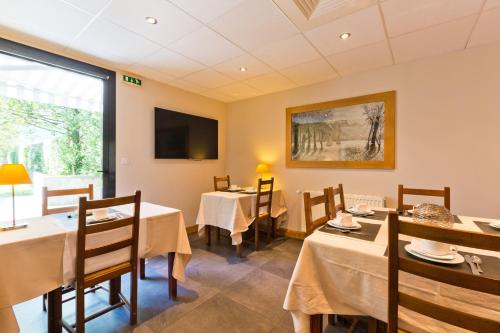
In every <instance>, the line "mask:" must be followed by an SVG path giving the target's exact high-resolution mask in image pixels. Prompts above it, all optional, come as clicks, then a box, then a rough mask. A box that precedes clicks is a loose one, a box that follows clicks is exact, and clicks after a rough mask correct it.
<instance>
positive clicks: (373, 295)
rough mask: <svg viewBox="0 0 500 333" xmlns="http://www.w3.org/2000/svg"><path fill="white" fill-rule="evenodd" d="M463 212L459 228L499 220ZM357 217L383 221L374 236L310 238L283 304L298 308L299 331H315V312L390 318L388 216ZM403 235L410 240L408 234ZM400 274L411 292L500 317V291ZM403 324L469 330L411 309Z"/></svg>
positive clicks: (439, 332) (437, 331)
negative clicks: (470, 288) (311, 320)
mask: <svg viewBox="0 0 500 333" xmlns="http://www.w3.org/2000/svg"><path fill="white" fill-rule="evenodd" d="M376 209H377V210H382V209H381V208H376ZM459 218H460V220H461V221H462V223H455V224H454V226H453V227H454V228H457V229H463V230H473V231H479V232H481V229H480V228H479V227H477V225H476V224H475V223H474V222H473V221H478V220H479V221H493V220H489V219H483V218H472V217H466V216H459ZM402 219H408V220H410V219H409V218H402ZM355 220H357V221H360V222H364V223H379V224H381V228H380V230H379V232H378V234H377V236H376V238H375V240H374V241H366V240H360V239H355V238H352V237H347V236H341V235H333V234H329V233H325V232H321V231H319V230H316V231H315V232H314V233H313V234H311V235H310V236H309V237H307V238H306V239H305V240H304V244H303V246H302V249H301V252H300V255H299V258H298V260H297V264H296V266H295V269H294V272H293V275H292V278H291V281H290V284H289V286H288V291H287V295H286V298H285V302H284V306H283V307H284V309H285V310H288V311H290V312H291V314H292V318H293V321H294V327H295V332H297V333H305V332H309V315H312V314H329V313H335V314H344V315H367V316H371V317H374V318H377V319H379V320H383V321H385V322H387V294H388V290H387V285H388V280H387V270H388V259H387V257H386V256H384V254H385V251H386V249H387V245H388V225H387V218H386V219H385V220H384V221H377V220H371V219H363V218H355ZM402 239H403V240H410V239H409V238H407V237H406V238H402ZM459 251H467V252H475V253H478V254H483V255H489V256H494V257H497V258H498V260H500V254H499V253H497V252H489V251H483V250H477V249H469V248H461V247H459ZM400 274H401V275H400V276H401V281H402V282H401V284H400V288H401V289H402V290H403V291H405V292H408V293H410V294H413V295H415V296H420V297H426V298H427V299H433V300H434V301H435V302H437V303H439V304H442V305H452V306H453V307H456V308H457V309H462V310H464V311H467V312H469V313H472V314H480V315H482V316H488V317H491V318H496V319H497V320H498V318H500V297H496V296H492V295H487V294H484V293H479V292H472V291H468V290H465V289H461V288H458V287H454V286H450V285H446V284H442V283H437V282H434V281H430V280H427V279H423V278H419V277H416V276H413V275H410V274H406V273H404V272H401V273H400ZM400 325H401V327H402V328H404V329H408V330H409V331H411V332H432V333H445V332H446V333H448V332H466V331H464V330H462V329H458V328H456V327H454V326H450V325H447V324H444V323H441V322H437V321H435V320H433V319H430V318H427V317H425V316H421V315H418V314H416V313H411V312H409V311H407V310H405V309H402V311H400Z"/></svg>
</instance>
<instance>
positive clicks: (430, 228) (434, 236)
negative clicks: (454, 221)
mask: <svg viewBox="0 0 500 333" xmlns="http://www.w3.org/2000/svg"><path fill="white" fill-rule="evenodd" d="M399 233H400V234H403V235H407V236H412V237H417V238H424V239H430V240H433V241H436V242H442V243H448V244H455V245H461V246H467V247H473V248H476V249H483V250H490V251H499V252H500V236H499V235H495V234H486V233H483V232H475V231H468V232H466V233H465V232H464V231H463V230H458V229H451V228H444V227H439V226H436V225H431V224H427V223H426V224H422V223H414V222H407V221H400V222H399Z"/></svg>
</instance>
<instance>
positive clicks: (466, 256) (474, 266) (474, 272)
mask: <svg viewBox="0 0 500 333" xmlns="http://www.w3.org/2000/svg"><path fill="white" fill-rule="evenodd" d="M464 258H465V261H467V263H468V264H469V266H470V270H471V271H472V274H474V275H479V271H478V270H477V267H476V264H475V263H473V262H472V258H471V257H470V255H468V254H466V255H464Z"/></svg>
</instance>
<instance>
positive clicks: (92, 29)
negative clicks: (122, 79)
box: [70, 19, 160, 65]
mask: <svg viewBox="0 0 500 333" xmlns="http://www.w3.org/2000/svg"><path fill="white" fill-rule="evenodd" d="M131 45H133V47H131ZM111 46H112V47H111ZM70 47H71V48H72V49H75V50H78V51H81V52H85V53H88V54H91V55H94V56H97V57H102V58H105V59H107V58H109V57H111V58H112V59H110V60H113V61H114V59H115V58H117V59H127V61H128V62H129V65H130V64H132V63H135V62H137V61H139V60H140V59H142V58H145V57H146V56H148V55H150V54H153V53H154V52H155V51H158V50H159V49H160V46H159V45H157V44H155V43H153V42H151V41H149V40H147V39H145V38H143V37H141V36H139V35H137V34H135V33H133V32H130V31H127V30H125V29H123V28H121V27H119V26H117V25H114V24H112V23H109V22H106V21H104V20H99V19H97V20H95V21H94V22H93V23H92V24H91V25H90V26H89V27H88V28H87V29H86V30H85V32H84V33H83V34H81V35H80V36H79V37H78V38H77V39H76V40H75V41H74V42H73V43H72V44H71V45H70Z"/></svg>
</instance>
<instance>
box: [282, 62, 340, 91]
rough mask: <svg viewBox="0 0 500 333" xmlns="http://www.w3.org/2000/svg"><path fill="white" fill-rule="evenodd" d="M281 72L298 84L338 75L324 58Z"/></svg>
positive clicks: (319, 80) (310, 82)
mask: <svg viewBox="0 0 500 333" xmlns="http://www.w3.org/2000/svg"><path fill="white" fill-rule="evenodd" d="M280 72H281V74H283V75H285V76H286V77H287V78H289V79H290V80H292V81H293V82H295V83H296V84H297V85H307V84H312V83H315V82H321V81H326V80H330V79H333V78H336V77H337V76H338V75H337V73H335V71H334V70H333V69H332V66H330V65H329V64H328V62H326V60H324V59H323V58H321V59H317V60H314V61H310V62H307V63H303V64H300V65H297V66H293V67H290V68H286V69H283V70H281V71H280Z"/></svg>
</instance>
